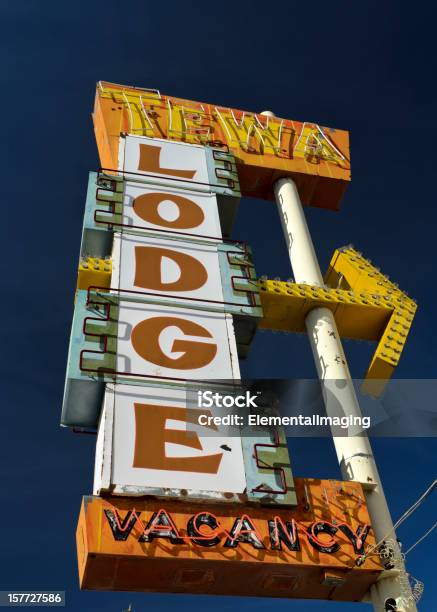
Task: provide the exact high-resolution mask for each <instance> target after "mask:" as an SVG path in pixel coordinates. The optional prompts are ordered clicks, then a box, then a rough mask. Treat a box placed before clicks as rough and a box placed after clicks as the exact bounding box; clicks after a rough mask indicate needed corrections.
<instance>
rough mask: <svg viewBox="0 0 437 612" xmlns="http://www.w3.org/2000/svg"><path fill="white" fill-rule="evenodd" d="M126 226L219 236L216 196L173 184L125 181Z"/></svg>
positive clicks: (124, 215) (123, 221) (124, 212)
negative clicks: (167, 185)
mask: <svg viewBox="0 0 437 612" xmlns="http://www.w3.org/2000/svg"><path fill="white" fill-rule="evenodd" d="M122 223H123V224H124V225H126V226H135V228H136V229H141V228H147V229H155V230H164V232H163V233H170V232H175V233H178V234H187V235H189V237H190V238H191V239H193V240H195V239H196V238H195V237H196V236H198V235H200V236H205V237H212V238H221V236H222V233H221V228H220V220H219V214H218V205H217V197H216V196H215V195H213V194H210V193H200V192H195V191H191V190H187V189H180V188H179V189H177V188H176V187H175V188H173V187H170V186H169V187H166V186H162V187H159V186H149V185H144V184H141V183H135V182H133V181H128V182H127V183H126V187H125V192H124V203H123V220H122Z"/></svg>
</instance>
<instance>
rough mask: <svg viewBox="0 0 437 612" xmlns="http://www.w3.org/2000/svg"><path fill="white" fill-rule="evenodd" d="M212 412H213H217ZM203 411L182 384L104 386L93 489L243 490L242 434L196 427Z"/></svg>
mask: <svg viewBox="0 0 437 612" xmlns="http://www.w3.org/2000/svg"><path fill="white" fill-rule="evenodd" d="M214 410H215V412H214V416H222V415H218V413H217V410H219V409H217V408H215V409H214ZM224 410H225V409H224ZM207 412H209V410H205V409H199V408H198V407H197V406H196V402H195V400H194V398H191V399H190V400H187V398H186V393H185V390H184V389H183V388H179V389H164V388H153V387H139V386H134V385H108V387H107V389H106V392H105V399H104V406H103V412H102V417H101V421H100V426H99V432H98V445H97V453H96V470H95V483H94V493H95V494H99V493H100V492H101V491H102V490H105V489H110V490H111V492H112V493H113V494H122V495H123V494H124V495H129V494H131V495H141V494H143V495H144V494H154V495H165V496H178V494H179V495H180V491H179V490H180V489H183V490H184V494H185V495H187V496H190V497H196V496H200V497H202V496H206V497H208V496H210V497H215V498H217V497H218V496H217V493H228V494H229V493H232V494H242V493H243V492H244V491H245V488H246V477H245V470H244V460H243V452H242V445H241V438H240V437H239V435H235V433H237V434H238V432H235V430H234V431H233V433H234V435H230V434H231V431H230V429H229V428H227V427H225V426H222V425H220V426H212V427H207V426H203V425H200V424H199V423H198V417H199V415H201V414H203V415H205V414H206V413H207ZM223 414H224V413H223ZM211 434H213V435H211ZM219 499H220V500H221V501H223V499H221V496H219ZM224 499H226V498H225V497H224ZM230 501H231V500H230ZM234 501H235V499H234Z"/></svg>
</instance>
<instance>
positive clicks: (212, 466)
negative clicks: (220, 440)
mask: <svg viewBox="0 0 437 612" xmlns="http://www.w3.org/2000/svg"><path fill="white" fill-rule="evenodd" d="M200 414H210V413H209V411H205V410H204V411H202V412H199V411H198V410H193V409H190V408H177V407H175V406H154V405H149V404H135V425H136V429H135V454H134V461H133V467H136V468H148V469H152V470H174V471H176V472H199V473H201V474H217V472H218V469H219V466H220V462H221V460H222V456H223V453H218V454H216V455H206V456H204V457H167V456H166V454H165V444H166V442H172V443H173V444H181V445H182V446H188V447H189V448H195V449H197V450H202V445H201V443H200V440H199V437H198V435H197V434H196V432H195V431H183V430H179V429H166V428H165V424H166V421H167V419H171V420H175V421H185V422H186V423H197V422H198V417H199V415H200ZM212 429H216V428H215V427H212Z"/></svg>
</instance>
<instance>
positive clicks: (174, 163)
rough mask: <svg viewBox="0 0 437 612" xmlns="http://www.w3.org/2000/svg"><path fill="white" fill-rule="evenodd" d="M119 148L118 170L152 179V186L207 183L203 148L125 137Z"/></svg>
mask: <svg viewBox="0 0 437 612" xmlns="http://www.w3.org/2000/svg"><path fill="white" fill-rule="evenodd" d="M124 142H125V146H124V151H123V147H121V153H120V154H121V155H122V156H123V159H122V160H120V165H121V168H122V169H123V170H124V171H125V172H127V173H129V172H132V173H133V174H140V175H141V174H143V175H149V177H153V179H154V182H155V183H164V184H167V185H172V186H174V187H177V185H178V183H179V184H181V183H203V184H204V185H208V184H209V178H208V166H207V161H206V154H205V150H204V147H202V146H197V145H188V144H185V143H182V142H174V141H170V140H161V139H159V138H145V137H142V136H126V138H125V139H124Z"/></svg>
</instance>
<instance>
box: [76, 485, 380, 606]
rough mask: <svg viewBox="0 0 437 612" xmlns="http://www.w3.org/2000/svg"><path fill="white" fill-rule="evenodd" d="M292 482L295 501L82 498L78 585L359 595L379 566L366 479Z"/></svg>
mask: <svg viewBox="0 0 437 612" xmlns="http://www.w3.org/2000/svg"><path fill="white" fill-rule="evenodd" d="M295 484H296V493H297V499H298V502H299V505H298V506H297V507H295V508H294V507H293V508H290V509H284V508H282V509H277V508H272V507H270V508H263V507H259V506H255V505H253V506H252V505H242V504H238V505H234V506H233V505H226V506H225V505H224V504H214V503H210V504H206V503H202V504H195V503H187V502H182V501H167V500H144V499H135V500H132V499H127V498H115V497H112V498H110V499H108V498H106V499H104V498H100V497H85V498H84V500H83V504H82V509H81V513H80V518H79V524H78V527H77V533H76V539H77V551H78V563H79V577H80V584H81V588H84V589H100V590H129V591H130V590H137V591H158V592H163V591H166V592H167V591H170V592H186V593H210V594H226V595H253V596H268V597H292V598H312V599H333V600H337V601H359V600H360V599H361V598H362V597H363V596H364V594H365V593H366V592H367V591H368V589H369V587H370V586H371V585H372V584H373V583H374V582H375V581H376V579H377V577H378V575H379V573H380V571H381V566H380V564H379V560H378V558H377V557H375V556H371V557H369V558H367V559H366V560H365V561H364V563H360V557H361V555H362V554H363V553H364V552H365V550H366V549H367V547H368V546H369V545H373V544H374V543H375V540H374V537H373V533H372V530H371V527H370V519H369V514H368V511H367V507H366V504H365V501H364V495H363V491H362V488H361V485H360V484H359V483H355V482H335V481H331V480H329V481H323V480H308V479H297V480H296V481H295ZM361 560H362V559H361Z"/></svg>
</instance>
